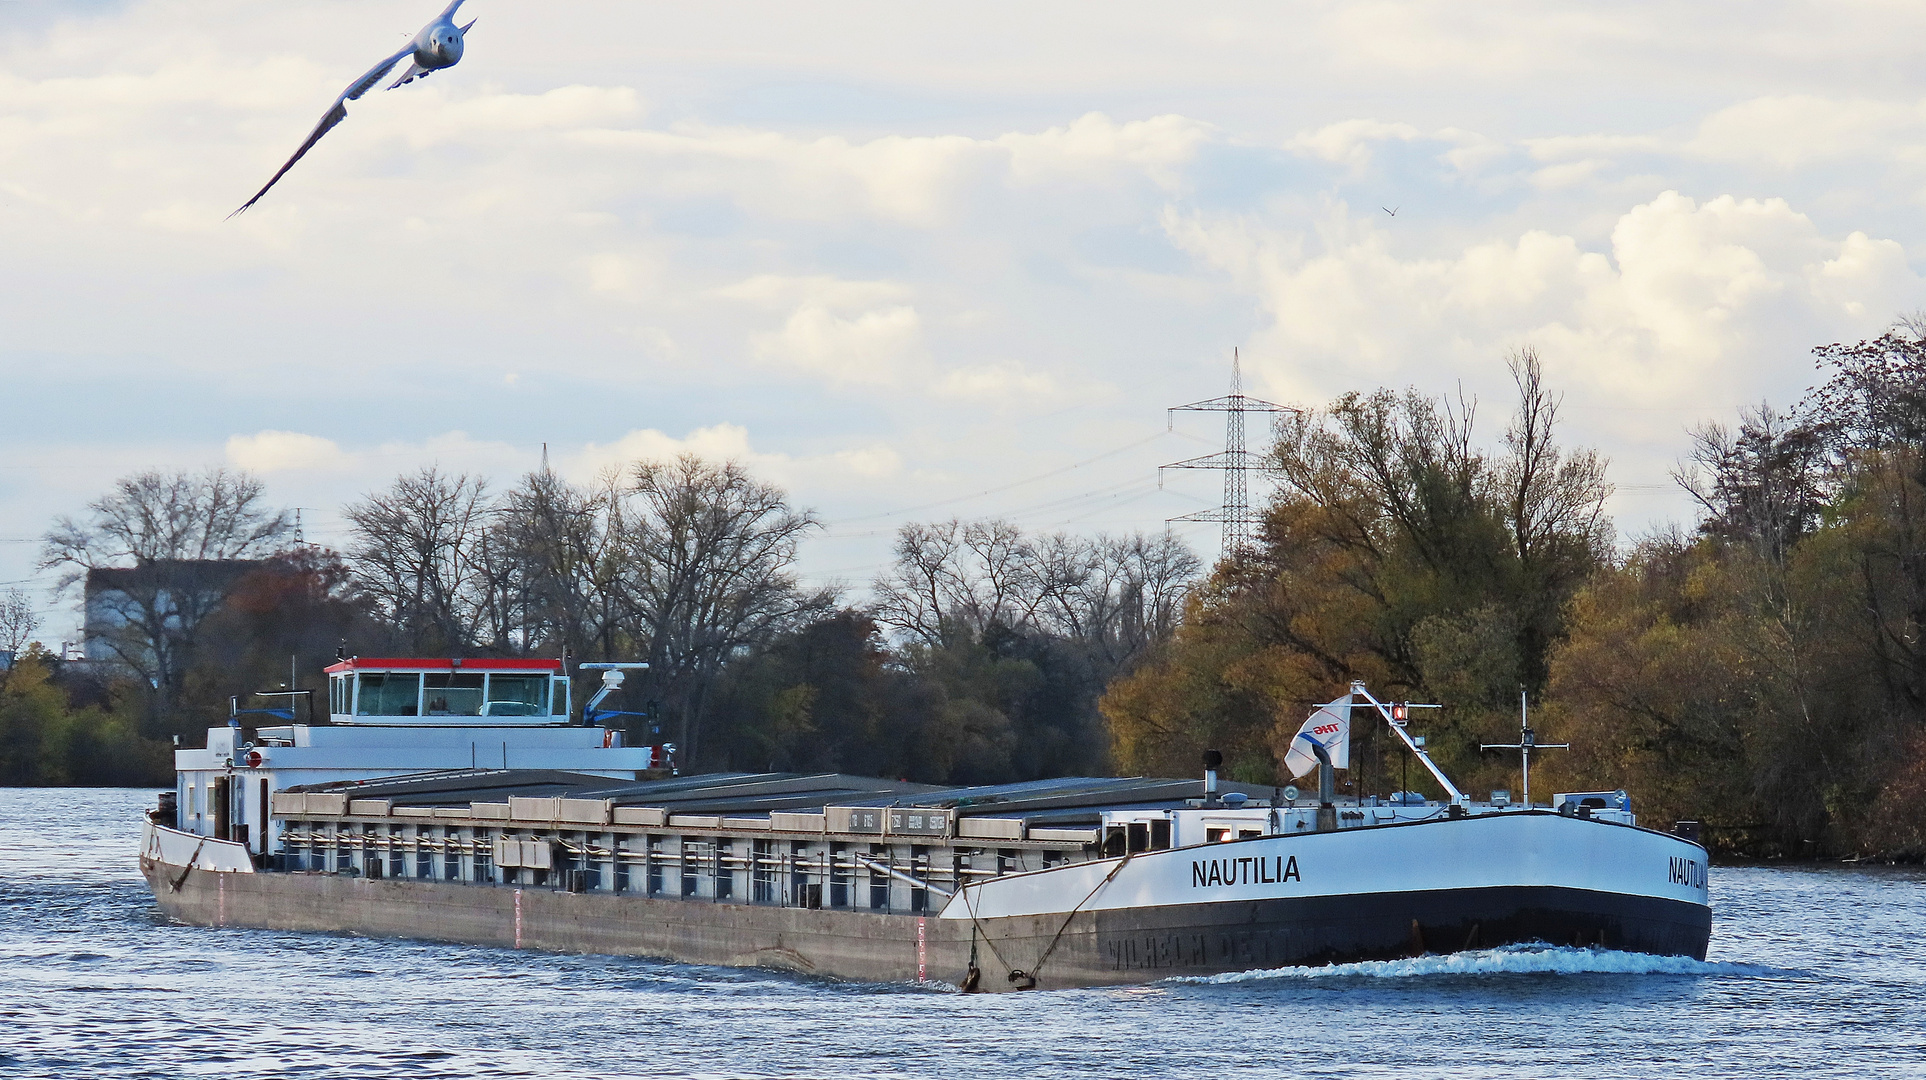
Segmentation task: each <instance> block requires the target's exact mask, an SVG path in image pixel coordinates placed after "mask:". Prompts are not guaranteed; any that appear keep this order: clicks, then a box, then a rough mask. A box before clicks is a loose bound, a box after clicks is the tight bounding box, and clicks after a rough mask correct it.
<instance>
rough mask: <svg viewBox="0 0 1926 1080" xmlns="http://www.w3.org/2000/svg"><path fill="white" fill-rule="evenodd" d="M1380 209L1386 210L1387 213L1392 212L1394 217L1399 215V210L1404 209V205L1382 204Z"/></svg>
mask: <svg viewBox="0 0 1926 1080" xmlns="http://www.w3.org/2000/svg"><path fill="white" fill-rule="evenodd" d="M1378 209H1380V210H1382V211H1384V212H1385V213H1387V214H1390V215H1391V216H1392V217H1397V216H1398V211H1400V210H1402V209H1404V207H1402V206H1380V207H1378Z"/></svg>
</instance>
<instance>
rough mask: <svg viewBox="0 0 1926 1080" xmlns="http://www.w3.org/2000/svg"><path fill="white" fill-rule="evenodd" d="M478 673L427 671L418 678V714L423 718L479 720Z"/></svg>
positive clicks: (480, 688)
mask: <svg viewBox="0 0 1926 1080" xmlns="http://www.w3.org/2000/svg"><path fill="white" fill-rule="evenodd" d="M482 681H483V676H482V674H481V673H480V672H468V671H446V672H443V671H431V672H429V673H428V674H426V675H423V676H422V677H421V701H422V714H423V715H425V716H480V715H481V714H482Z"/></svg>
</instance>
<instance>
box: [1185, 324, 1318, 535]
mask: <svg viewBox="0 0 1926 1080" xmlns="http://www.w3.org/2000/svg"><path fill="white" fill-rule="evenodd" d="M1296 411H1297V410H1296V409H1292V408H1290V407H1288V406H1284V405H1279V404H1276V403H1275V402H1270V401H1265V400H1263V399H1261V398H1254V397H1250V396H1248V395H1246V394H1245V393H1244V371H1243V365H1242V363H1241V361H1240V360H1239V359H1238V355H1237V350H1236V349H1232V350H1231V392H1230V393H1229V394H1226V395H1225V396H1223V397H1215V398H1211V399H1209V400H1207V401H1193V402H1191V403H1190V404H1188V405H1179V406H1177V407H1175V408H1173V409H1168V410H1165V413H1164V417H1165V422H1166V423H1167V424H1169V425H1170V426H1172V427H1175V426H1176V423H1177V414H1178V413H1180V412H1220V413H1226V414H1228V415H1227V416H1226V417H1225V422H1224V451H1223V453H1221V454H1206V455H1204V456H1203V457H1195V458H1190V459H1188V460H1186V461H1173V462H1171V463H1170V464H1168V465H1163V466H1159V467H1158V469H1157V483H1158V484H1159V485H1162V484H1163V482H1164V470H1165V469H1219V470H1222V471H1223V473H1224V505H1222V506H1219V507H1218V508H1216V509H1215V510H1199V511H1197V512H1196V513H1194V514H1185V515H1183V516H1182V517H1174V518H1171V519H1170V520H1171V521H1172V522H1177V521H1221V522H1223V523H1224V544H1223V557H1224V558H1227V559H1229V558H1235V557H1236V556H1238V555H1241V554H1243V553H1244V552H1246V551H1248V550H1250V543H1251V506H1250V498H1251V495H1250V483H1249V480H1248V479H1247V478H1246V476H1245V474H1246V473H1248V472H1249V471H1250V470H1252V469H1258V468H1262V467H1263V466H1262V465H1261V464H1260V463H1259V457H1258V455H1256V454H1253V453H1251V452H1250V451H1248V450H1245V449H1244V414H1245V413H1281V412H1296Z"/></svg>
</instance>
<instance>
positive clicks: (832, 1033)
mask: <svg viewBox="0 0 1926 1080" xmlns="http://www.w3.org/2000/svg"><path fill="white" fill-rule="evenodd" d="M150 798H151V795H150V794H149V793H147V792H140V791H82V792H74V791H18V790H12V791H8V790H0V804H3V805H0V811H3V812H0V1032H4V1034H0V1076H13V1075H20V1076H31V1077H36V1078H39V1077H51V1078H58V1080H67V1078H88V1080H94V1078H107V1080H131V1078H146V1077H209V1078H216V1080H255V1078H263V1080H265V1078H277V1077H303V1078H308V1077H312V1078H319V1080H336V1078H340V1080H349V1078H353V1080H360V1078H364V1077H365V1078H369V1080H376V1078H379V1080H388V1078H392V1077H406V1078H411V1080H414V1078H420V1080H439V1078H443V1077H447V1078H451V1080H453V1078H460V1080H483V1078H495V1077H544V1078H547V1077H565V1078H576V1077H597V1078H600V1077H620V1076H651V1077H728V1078H732V1080H733V1078H750V1077H767V1078H784V1080H786V1078H805V1077H806V1078H816V1077H836V1078H843V1077H850V1078H869V1077H879V1078H892V1080H895V1078H901V1080H924V1078H928V1080H956V1078H958V1077H974V1076H993V1075H994V1076H1001V1075H1016V1074H1022V1075H1030V1076H1047V1077H1050V1078H1051V1080H1059V1078H1064V1080H1099V1078H1102V1080H1109V1078H1113V1077H1118V1076H1130V1077H1133V1078H1134V1077H1165V1076H1169V1077H1183V1078H1185V1080H1191V1078H1194V1077H1197V1076H1205V1077H1209V1078H1211V1080H1242V1078H1245V1077H1250V1078H1256V1077H1264V1078H1267V1080H1268V1078H1272V1077H1279V1076H1282V1077H1334V1078H1337V1077H1342V1078H1350V1077H1358V1078H1364V1077H1372V1078H1376V1077H1384V1076H1393V1075H1395V1076H1397V1077H1399V1078H1400V1080H1433V1078H1437V1080H1443V1078H1446V1077H1453V1078H1456V1077H1465V1076H1477V1077H1481V1078H1483V1077H1490V1078H1497V1080H1514V1078H1517V1080H1523V1078H1536V1077H1542V1076H1548V1075H1571V1076H1605V1077H1629V1078H1647V1077H1649V1078H1653V1080H1658V1078H1666V1080H1669V1078H1671V1077H1675V1076H1677V1075H1680V1074H1681V1073H1684V1072H1688V1071H1699V1070H1705V1071H1708V1072H1713V1073H1716V1074H1719V1075H1731V1076H1744V1077H1748V1078H1750V1077H1780V1076H1784V1077H1798V1078H1800V1080H1811V1078H1814V1077H1831V1076H1853V1077H1888V1076H1890V1077H1900V1076H1918V1075H1919V1074H1920V1070H1919V1066H1918V1064H1917V1061H1918V1058H1919V1053H1918V1043H1919V1039H1918V1032H1920V1031H1922V1030H1926V958H1922V956H1921V954H1920V951H1919V950H1917V949H1914V948H1911V947H1910V943H1913V942H1918V941H1921V940H1926V905H1922V904H1920V903H1919V902H1918V897H1919V896H1920V895H1921V894H1920V885H1921V883H1922V881H1926V875H1923V874H1922V873H1921V872H1920V871H1918V870H1905V869H1890V868H1856V869H1841V868H1813V867H1801V868H1783V867H1776V868H1746V869H1731V868H1719V869H1717V870H1715V871H1714V874H1713V890H1714V904H1715V907H1716V909H1717V920H1718V921H1717V926H1716V929H1715V930H1714V937H1713V955H1712V956H1711V957H1710V959H1709V960H1707V961H1706V962H1704V963H1700V962H1697V961H1690V960H1681V959H1665V958H1657V957H1646V956H1631V955H1627V954H1622V953H1613V952H1609V951H1605V950H1598V949H1567V948H1551V947H1538V948H1529V947H1514V948H1507V949H1491V950H1485V951H1482V952H1474V953H1463V954H1458V955H1454V956H1431V957H1418V958H1415V959H1411V960H1396V961H1385V962H1382V963H1374V964H1347V965H1341V966H1336V967H1326V968H1293V969H1283V970H1279V971H1267V972H1249V973H1244V974H1240V975H1231V976H1218V977H1215V978H1210V979H1190V980H1169V981H1166V982H1160V983H1154V984H1150V985H1144V986H1130V987H1116V988H1110V989H1099V990H1074V991H1047V992H1037V993H1030V994H999V995H972V996H964V995H960V994H955V993H932V992H930V990H932V989H941V988H931V987H916V986H905V985H900V984H892V985H884V986H878V985H864V984H856V983H838V982H826V981H822V980H815V979H810V978H806V977H802V976H797V975H788V974H780V973H774V972H762V971H742V970H735V969H727V968H706V967H696V966H690V965H681V964H665V963H658V962H654V961H648V960H638V959H631V958H623V957H598V956H557V955H548V954H537V953H526V952H516V951H513V950H506V949H490V948H481V947H477V946H466V945H436V944H427V943H422V942H408V941H382V940H370V939H366V938H358V937H352V936H345V935H326V934H294V933H282V932H276V931H264V930H245V929H232V928H230V929H219V930H210V929H205V928H199V927H191V926H182V925H178V924H175V923H172V922H170V921H168V920H166V919H165V918H162V917H160V916H159V914H158V913H157V911H156V909H155V907H154V904H153V900H152V898H151V897H150V896H149V895H148V894H147V890H146V887H145V885H144V884H143V883H142V882H141V881H140V879H139V877H138V874H137V872H136V868H135V860H134V851H135V848H136V839H137V835H138V817H137V814H138V811H139V810H140V809H141V807H142V806H143V805H144V804H146V803H147V802H148V801H149V800H150ZM55 820H57V821H59V822H61V828H60V829H59V830H55V831H52V832H49V831H48V830H46V829H45V828H44V827H43V826H42V825H41V824H40V823H44V822H47V821H55ZM1412 1032H1421V1037H1420V1036H1414V1035H1412V1034H1410V1033H1412Z"/></svg>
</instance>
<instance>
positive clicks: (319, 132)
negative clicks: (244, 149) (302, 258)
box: [227, 0, 459, 218]
mask: <svg viewBox="0 0 1926 1080" xmlns="http://www.w3.org/2000/svg"><path fill="white" fill-rule="evenodd" d="M458 2H459V0H458ZM414 51H415V46H414V43H413V42H409V43H408V47H407V48H405V49H403V50H401V51H400V52H398V53H396V54H394V55H393V56H390V57H388V58H387V59H386V60H383V61H382V62H381V63H379V64H376V65H375V66H374V67H372V68H369V69H368V73H367V74H366V75H363V76H361V77H360V78H359V79H356V80H355V81H354V83H353V84H352V85H350V86H349V87H348V88H347V89H346V90H343V91H341V96H340V97H338V98H335V99H334V106H333V107H332V108H330V109H329V110H328V112H327V115H325V116H323V117H322V118H321V122H320V123H318V124H316V125H314V130H313V131H311V132H309V133H308V141H307V142H304V143H302V144H301V148H300V149H299V150H296V151H295V152H294V156H293V157H291V158H289V159H288V162H287V164H286V165H283V166H281V171H280V172H277V173H275V174H274V178H273V179H272V180H269V181H268V182H267V184H266V185H265V186H263V187H262V188H261V190H259V191H257V192H255V193H254V197H253V198H252V199H249V200H248V201H247V202H245V203H243V204H241V209H240V210H236V211H234V213H233V214H229V215H227V216H228V217H230V218H231V217H233V216H234V215H235V214H239V213H241V211H242V210H246V209H247V208H248V207H250V206H253V205H254V204H255V203H257V202H260V201H261V196H263V195H266V194H267V193H268V188H271V187H273V186H274V185H275V184H276V183H278V182H279V181H280V179H281V178H282V177H283V176H286V175H287V173H288V170H289V169H292V168H294V163H295V162H297V161H300V160H301V157H302V155H304V154H306V153H307V152H308V151H309V150H311V149H313V148H314V144H315V143H318V142H320V141H321V136H323V135H326V134H327V133H328V132H330V131H333V130H334V126H335V125H336V124H339V123H340V122H341V121H343V120H346V119H347V118H348V102H350V101H353V100H355V99H356V98H359V97H360V96H361V95H363V94H365V93H367V92H368V89H369V87H372V86H373V85H374V84H376V83H378V82H380V81H381V77H382V76H383V75H386V74H388V72H389V71H390V70H392V69H393V68H394V66H395V65H396V64H398V63H400V62H401V58H402V57H404V56H408V55H410V54H412V53H413V52H414Z"/></svg>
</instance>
